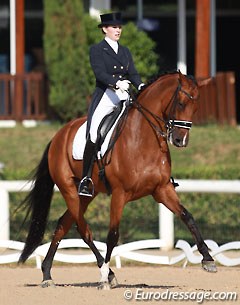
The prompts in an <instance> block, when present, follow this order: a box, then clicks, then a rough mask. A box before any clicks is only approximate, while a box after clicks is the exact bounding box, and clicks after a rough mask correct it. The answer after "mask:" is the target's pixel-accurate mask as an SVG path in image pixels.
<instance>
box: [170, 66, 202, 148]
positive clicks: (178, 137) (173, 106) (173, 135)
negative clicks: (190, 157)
mask: <svg viewBox="0 0 240 305" xmlns="http://www.w3.org/2000/svg"><path fill="white" fill-rule="evenodd" d="M178 75H179V77H178V79H177V80H178V84H177V85H176V90H175V92H174V94H173V96H172V99H171V101H170V103H169V104H168V105H167V108H166V113H165V114H164V117H165V120H166V121H167V135H168V140H169V142H170V143H171V144H173V145H175V146H177V147H186V146H187V145H188V140H189V130H190V129H191V127H192V118H193V115H194V113H195V112H196V111H197V108H198V98H199V87H200V86H202V85H204V84H206V82H207V81H206V80H205V81H202V82H198V83H197V81H196V80H195V79H194V78H193V77H191V76H186V75H183V74H182V73H181V72H180V71H179V72H178Z"/></svg>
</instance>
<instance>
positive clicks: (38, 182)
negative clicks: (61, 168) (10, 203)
mask: <svg viewBox="0 0 240 305" xmlns="http://www.w3.org/2000/svg"><path fill="white" fill-rule="evenodd" d="M50 144H51V142H50V143H49V144H48V145H47V147H46V149H45V151H44V153H43V156H42V159H41V161H40V163H39V165H38V166H37V168H36V170H35V172H34V174H33V181H34V184H33V188H32V190H31V191H30V193H29V194H28V196H27V197H26V198H25V199H24V200H23V202H22V204H23V205H24V206H25V207H27V215H26V217H25V219H24V222H25V221H26V219H27V217H28V215H29V214H30V213H31V221H30V228H29V231H28V236H27V239H26V243H25V246H24V249H23V251H22V253H21V256H20V258H19V263H24V262H25V261H26V260H27V259H28V257H29V256H30V255H31V254H32V253H33V251H34V250H35V249H36V248H37V247H38V246H39V245H40V243H41V241H42V239H43V236H44V232H45V228H46V223H47V218H48V214H49V209H50V204H51V200H52V196H53V191H54V182H53V180H52V178H51V176H50V173H49V169H48V151H49V147H50Z"/></svg>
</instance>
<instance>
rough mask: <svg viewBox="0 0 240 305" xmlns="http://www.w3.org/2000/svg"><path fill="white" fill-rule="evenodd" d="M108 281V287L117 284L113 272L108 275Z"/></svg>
mask: <svg viewBox="0 0 240 305" xmlns="http://www.w3.org/2000/svg"><path fill="white" fill-rule="evenodd" d="M108 283H109V285H110V288H116V287H117V286H118V281H117V278H116V276H115V275H114V273H113V274H111V275H109V276H108Z"/></svg>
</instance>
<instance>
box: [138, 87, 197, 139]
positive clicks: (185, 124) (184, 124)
mask: <svg viewBox="0 0 240 305" xmlns="http://www.w3.org/2000/svg"><path fill="white" fill-rule="evenodd" d="M179 92H182V93H184V94H185V95H186V96H187V97H188V98H189V99H191V100H193V99H194V98H193V96H192V95H190V94H189V93H188V92H186V91H185V90H183V89H182V86H181V83H180V82H179V83H178V86H177V88H176V90H175V91H174V93H173V95H172V97H171V99H170V102H169V103H168V106H169V105H171V109H170V111H169V115H168V120H164V119H162V118H161V117H160V116H158V115H156V114H154V113H152V112H151V111H150V110H149V109H147V108H146V107H144V106H142V105H141V104H140V103H139V102H138V101H137V100H135V101H134V103H133V105H134V106H135V108H136V109H137V110H138V111H139V112H140V113H141V114H142V115H143V116H144V118H145V119H146V120H147V121H148V123H149V124H150V125H151V127H152V128H153V129H154V130H155V132H156V133H157V134H158V135H159V136H162V137H164V138H167V137H168V135H169V134H170V133H172V132H173V130H174V128H175V127H179V128H185V129H191V127H192V122H191V121H185V120H174V119H171V117H173V113H174V112H175V109H176V105H177V96H178V93H179ZM146 112H147V113H148V114H150V116H151V117H152V118H153V119H154V120H155V121H156V122H157V123H158V125H160V126H161V124H160V123H164V126H165V128H166V129H167V130H166V132H164V131H163V130H162V128H161V127H159V126H158V125H155V124H154V123H153V122H152V121H151V119H149V117H148V116H147V114H146Z"/></svg>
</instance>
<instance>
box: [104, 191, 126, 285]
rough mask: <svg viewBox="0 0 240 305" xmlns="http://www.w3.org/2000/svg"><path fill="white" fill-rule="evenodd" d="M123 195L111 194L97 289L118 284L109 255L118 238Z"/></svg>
mask: <svg viewBox="0 0 240 305" xmlns="http://www.w3.org/2000/svg"><path fill="white" fill-rule="evenodd" d="M121 197H123V196H119V195H118V196H117V195H116V193H115V194H114V193H113V195H112V200H111V209H110V226H109V232H108V236H107V253H106V257H105V260H104V263H103V265H102V267H101V268H100V272H101V279H100V286H99V289H105V290H108V289H110V288H114V287H116V286H117V285H118V282H117V279H116V277H115V275H114V273H113V271H112V270H111V269H110V268H109V263H110V260H111V255H112V251H113V249H114V247H115V246H116V245H117V243H118V239H119V224H120V221H121V218H122V212H123V208H124V205H125V201H124V199H123V198H121Z"/></svg>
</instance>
